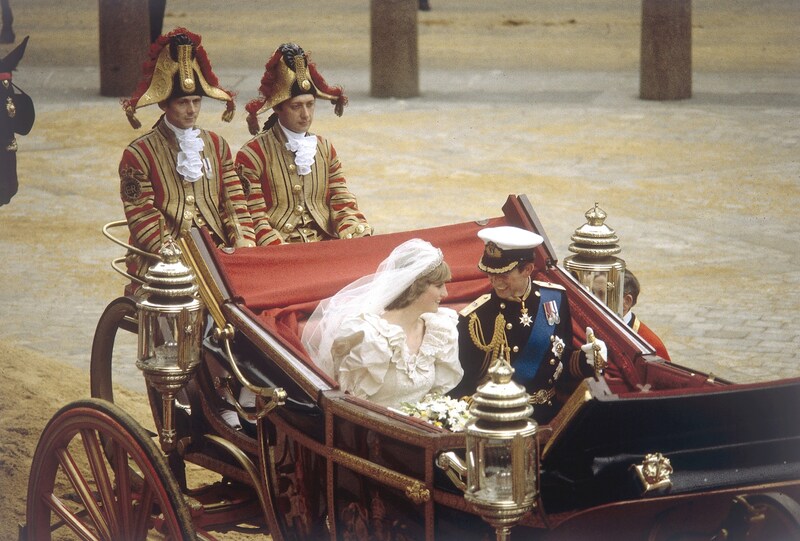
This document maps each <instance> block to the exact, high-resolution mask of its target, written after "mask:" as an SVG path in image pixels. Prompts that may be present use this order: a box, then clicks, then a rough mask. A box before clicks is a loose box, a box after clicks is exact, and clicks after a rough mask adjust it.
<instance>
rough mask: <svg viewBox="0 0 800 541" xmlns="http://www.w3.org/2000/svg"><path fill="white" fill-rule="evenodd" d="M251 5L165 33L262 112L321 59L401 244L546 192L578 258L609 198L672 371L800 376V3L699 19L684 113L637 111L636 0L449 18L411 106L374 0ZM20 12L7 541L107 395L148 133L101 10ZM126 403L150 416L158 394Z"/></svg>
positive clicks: (3, 369) (480, 5) (5, 421)
mask: <svg viewBox="0 0 800 541" xmlns="http://www.w3.org/2000/svg"><path fill="white" fill-rule="evenodd" d="M230 4H232V5H231V6H229V7H227V8H226V11H225V12H224V13H222V12H220V8H219V7H218V6H219V3H218V2H213V1H211V0H194V1H192V2H189V0H183V1H177V0H169V2H168V7H167V17H166V21H165V29H170V28H172V27H174V26H178V25H183V26H186V27H188V28H190V29H191V30H193V31H195V32H198V33H200V34H202V35H203V43H204V46H205V47H206V49H207V50H208V53H209V56H210V58H211V61H212V63H213V64H214V66H215V69H216V71H217V74H218V75H219V77H220V79H221V81H222V83H223V84H224V85H225V86H228V87H230V88H233V89H235V90H237V91H238V92H239V93H240V99H239V107H240V111H241V107H242V106H243V104H244V102H245V100H246V99H248V98H250V97H251V96H253V95H254V93H255V91H256V88H257V84H258V79H259V78H260V76H261V73H262V66H263V63H264V61H265V59H266V57H267V56H268V55H269V54H270V53H271V52H272V50H274V48H275V47H276V46H277V45H278V44H279V43H281V42H283V41H288V40H292V41H297V42H298V43H300V44H301V45H302V46H303V47H305V48H306V49H308V50H311V51H313V53H314V58H315V60H316V61H317V62H318V64H319V66H320V69H321V71H322V73H323V74H324V75H325V76H326V78H327V79H328V81H329V82H331V83H335V84H342V85H344V86H345V88H346V89H347V91H348V94H349V96H350V100H351V105H350V106H349V107H348V109H347V111H346V113H345V116H344V117H343V118H336V117H335V116H334V115H333V114H332V112H331V111H329V110H327V109H326V108H325V107H324V106H320V108H319V112H318V115H317V120H316V122H315V126H314V129H315V131H318V132H319V133H323V134H325V135H327V136H328V137H329V138H330V139H331V140H332V141H333V142H334V144H335V145H336V148H337V150H338V152H339V153H340V155H341V156H342V158H343V161H344V164H345V167H346V168H347V173H348V178H349V181H350V185H351V188H352V189H353V191H354V192H355V193H356V194H357V195H358V196H359V200H360V203H361V206H362V208H363V210H364V211H365V213H366V214H367V216H368V217H369V218H370V220H371V222H372V223H373V225H374V226H375V227H376V229H377V231H378V232H388V231H397V230H405V229H413V228H416V227H424V226H431V225H439V224H447V223H453V222H458V221H464V220H471V219H477V218H481V217H485V216H494V215H497V214H499V212H500V210H499V209H500V206H501V205H502V203H503V201H504V200H505V198H506V196H507V195H508V194H510V193H527V194H528V195H529V196H530V198H531V200H532V201H533V204H534V206H535V207H536V209H537V211H538V212H539V215H540V217H541V219H542V222H543V223H544V225H545V228H546V229H547V232H548V233H549V235H550V237H551V239H552V241H553V244H554V246H555V248H556V251H557V253H558V254H559V256H560V257H561V258H562V259H563V257H564V256H566V255H568V254H569V252H568V251H567V246H568V244H569V236H570V235H571V233H572V232H573V230H574V229H575V228H577V227H579V226H580V225H581V224H583V222H584V217H583V213H584V212H585V211H586V210H587V209H589V208H590V207H591V206H592V205H593V204H594V202H595V201H598V202H599V203H600V205H601V206H602V207H603V208H604V209H605V210H606V211H607V212H608V213H609V219H608V223H609V225H611V226H612V227H613V228H615V229H616V230H617V232H618V234H619V236H620V239H621V245H622V246H623V252H622V254H621V256H622V257H624V258H625V259H626V261H627V262H628V266H629V267H630V268H632V269H635V270H636V271H637V274H638V275H639V278H640V279H641V281H642V284H643V288H644V292H643V294H642V297H641V299H640V303H641V306H640V307H639V309H638V310H637V312H638V313H639V314H640V316H642V317H643V319H644V320H645V321H646V322H647V323H648V324H649V325H650V326H651V327H653V328H654V329H656V330H657V331H658V332H659V334H660V335H661V337H662V338H663V339H664V341H665V342H666V343H667V346H668V348H669V349H670V352H671V354H672V357H673V359H675V360H677V361H678V362H681V363H682V364H687V365H690V366H694V367H696V368H697V369H699V370H702V371H705V372H714V373H715V374H719V375H722V376H724V377H728V378H730V379H734V380H736V381H757V380H765V379H770V378H775V377H789V376H798V375H800V369H798V368H797V366H796V357H797V356H796V349H797V348H798V346H800V332H799V331H798V325H797V323H796V321H795V319H794V316H795V315H796V314H797V312H798V308H800V295H799V294H798V293H797V291H798V286H800V271H799V270H798V269H799V268H800V258H799V257H798V253H797V249H796V236H797V218H796V216H797V203H798V202H800V197H799V196H800V163H799V162H798V157H797V156H798V152H797V150H798V144H799V143H800V121H799V120H798V119H800V115H798V113H799V112H800V91H798V90H797V89H798V88H800V85H798V83H799V82H800V39H798V38H800V7H798V5H797V3H796V2H795V1H793V0H772V1H765V2H759V6H758V7H757V8H756V7H751V2H745V1H732V2H725V3H724V6H720V5H718V4H720V3H718V2H713V1H711V0H705V1H703V0H696V1H695V2H693V8H694V12H693V24H692V32H693V40H694V43H693V69H694V96H693V98H692V99H690V100H685V101H681V102H673V103H660V102H644V101H641V100H638V99H637V93H638V63H639V32H640V27H639V24H640V21H639V19H640V4H639V3H638V2H634V1H611V0H591V1H590V0H583V1H578V0H573V1H566V2H565V1H555V0H553V1H550V0H543V1H540V2H529V1H527V0H504V1H503V0H501V1H497V2H486V1H484V0H460V1H459V2H452V1H439V0H432V5H433V8H434V9H433V11H432V12H430V13H421V14H420V15H419V32H420V35H419V49H420V67H421V90H422V96H421V97H420V98H417V99H409V100H398V99H390V100H379V99H373V98H370V97H369V71H368V70H369V3H368V2H366V1H354V0H349V1H348V0H330V1H326V2H313V1H311V0H300V1H297V2H294V3H293V4H292V6H291V7H289V6H285V7H283V6H281V7H273V6H270V8H269V9H267V8H266V7H265V6H266V5H267V4H266V3H264V2H260V1H256V0H240V1H237V2H233V3H230ZM270 4H271V3H270ZM12 5H13V7H14V9H15V13H14V14H15V30H16V32H17V35H18V36H19V37H22V36H25V35H28V34H30V36H31V41H30V44H29V46H28V52H27V54H26V56H25V58H24V59H23V61H22V63H21V64H20V67H19V71H18V72H17V73H16V74H15V82H16V83H17V84H18V85H19V86H20V87H21V88H23V89H24V90H26V91H27V92H28V93H29V94H31V95H32V96H33V97H34V100H35V102H36V105H37V121H36V125H35V126H34V129H33V132H32V133H31V134H30V135H29V136H27V137H24V138H20V140H19V146H20V152H19V154H18V159H19V174H20V184H21V187H20V192H19V194H18V195H17V196H16V197H15V198H14V199H13V200H12V202H11V204H10V205H8V206H5V207H2V208H0V232H2V235H1V237H2V238H0V255H2V257H3V263H2V266H0V284H2V286H0V329H2V331H0V360H1V362H0V376H2V377H0V494H3V498H2V501H0V540H5V539H15V538H16V529H17V526H16V525H17V523H19V522H22V521H24V510H25V492H26V486H27V479H28V472H29V467H30V459H31V456H32V455H33V451H34V448H35V445H36V441H37V439H38V435H39V433H40V432H41V430H42V428H43V427H44V425H45V424H46V423H47V421H48V420H49V418H50V417H51V416H52V414H53V413H54V412H55V411H56V410H57V409H58V408H60V407H61V406H62V405H64V404H66V403H68V402H69V401H71V400H73V399H76V398H81V397H85V396H88V394H89V383H88V374H87V366H88V359H89V351H90V347H91V340H92V335H93V332H94V326H95V325H96V322H97V320H98V318H99V316H100V314H101V313H102V311H103V309H104V307H105V306H106V304H108V302H110V301H111V300H112V299H113V298H115V297H116V296H118V295H120V294H121V292H122V286H123V284H124V282H123V280H122V279H121V278H120V277H119V276H117V275H115V274H114V273H113V272H112V271H111V270H110V269H109V267H108V261H110V260H111V259H112V258H113V257H116V256H118V255H121V252H120V250H119V249H118V248H117V247H115V246H114V245H112V244H111V243H109V242H108V241H106V240H105V239H103V238H102V236H101V235H100V228H101V226H102V225H103V224H104V223H107V222H110V221H112V220H118V219H120V218H122V212H121V205H120V203H119V199H118V186H117V178H116V167H117V162H118V159H119V156H120V155H121V151H122V149H123V148H124V146H125V145H126V144H127V143H128V142H129V141H130V140H131V139H132V138H134V137H135V136H136V135H137V133H136V132H134V131H133V130H131V128H130V127H129V126H128V124H127V122H126V120H125V117H124V115H123V113H122V111H121V109H120V107H119V104H118V102H117V100H116V99H114V98H102V97H100V96H99V95H98V89H99V76H98V70H97V57H98V53H97V51H98V47H97V13H96V9H97V3H96V2H95V1H94V0H73V1H71V2H69V3H56V2H53V1H48V0H26V1H25V2H22V1H19V2H14V0H12ZM302 14H307V15H309V16H310V17H308V18H306V17H303V16H301V15H302ZM9 49H10V48H9V47H8V46H0V54H4V53H5V52H6V51H8V50H9ZM221 111H222V107H221V106H220V105H218V104H216V103H213V102H207V103H206V104H205V105H204V111H203V115H202V117H201V125H202V126H203V127H205V128H208V129H212V130H215V131H218V132H219V133H221V134H222V135H223V136H224V137H225V138H226V139H227V140H228V141H229V142H230V144H231V146H232V147H233V148H234V149H236V148H238V147H239V146H241V145H242V144H243V143H244V142H245V141H246V140H247V138H248V135H247V130H246V127H245V124H244V120H243V118H244V115H242V114H239V115H238V116H237V118H236V119H235V121H234V122H233V123H232V124H223V123H222V122H220V120H219V115H220V113H221ZM139 116H140V118H141V119H142V121H143V124H145V125H147V123H148V122H153V121H154V120H155V119H156V111H154V110H153V111H150V110H147V109H145V110H143V111H142V112H141V113H140V115H139ZM132 361H133V360H132ZM122 402H123V405H124V407H125V408H126V409H127V410H129V411H133V412H135V413H136V414H137V415H140V416H142V418H143V417H145V416H146V408H145V407H144V405H143V402H144V401H143V399H142V397H141V395H140V394H137V392H136V391H125V392H124V396H123V398H122Z"/></svg>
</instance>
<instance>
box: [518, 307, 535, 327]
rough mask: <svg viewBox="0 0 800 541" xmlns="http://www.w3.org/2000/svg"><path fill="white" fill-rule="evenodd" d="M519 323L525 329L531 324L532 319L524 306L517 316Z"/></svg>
mask: <svg viewBox="0 0 800 541" xmlns="http://www.w3.org/2000/svg"><path fill="white" fill-rule="evenodd" d="M519 322H520V323H522V325H524V326H525V327H530V326H531V323H533V318H532V317H531V316H530V314H529V313H528V309H527V308H525V305H524V304H523V305H522V315H521V316H519Z"/></svg>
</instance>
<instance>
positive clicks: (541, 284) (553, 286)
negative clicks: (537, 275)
mask: <svg viewBox="0 0 800 541" xmlns="http://www.w3.org/2000/svg"><path fill="white" fill-rule="evenodd" d="M531 281H532V282H533V283H534V284H536V285H537V286H539V287H549V288H550V289H560V290H561V291H566V290H567V288H565V287H564V286H562V285H559V284H554V283H553V282H540V281H539V280H531Z"/></svg>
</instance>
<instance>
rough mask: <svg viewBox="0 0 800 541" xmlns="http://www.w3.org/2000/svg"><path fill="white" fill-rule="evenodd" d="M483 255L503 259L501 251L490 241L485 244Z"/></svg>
mask: <svg viewBox="0 0 800 541" xmlns="http://www.w3.org/2000/svg"><path fill="white" fill-rule="evenodd" d="M485 253H486V255H487V256H489V257H503V250H501V249H500V247H499V246H498V245H497V244H495V243H494V242H492V241H489V242H487V243H486V249H485Z"/></svg>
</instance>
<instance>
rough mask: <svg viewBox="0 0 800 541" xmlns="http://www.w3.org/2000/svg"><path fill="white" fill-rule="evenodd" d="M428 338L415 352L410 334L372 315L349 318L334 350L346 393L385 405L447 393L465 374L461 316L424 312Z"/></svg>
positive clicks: (336, 369) (336, 374)
mask: <svg viewBox="0 0 800 541" xmlns="http://www.w3.org/2000/svg"><path fill="white" fill-rule="evenodd" d="M421 317H422V319H423V321H424V323H425V334H424V335H423V338H422V343H421V345H420V347H419V351H418V352H416V353H411V352H410V351H409V350H408V346H407V345H406V335H405V332H404V331H403V329H402V328H401V327H400V326H399V325H394V324H391V323H389V322H388V321H386V320H385V319H383V318H382V317H380V316H379V315H376V314H372V313H365V314H359V315H357V316H354V317H350V318H347V319H345V320H344V321H343V322H342V324H341V326H340V328H339V331H338V332H337V333H336V337H335V338H334V341H333V346H332V347H331V354H332V357H333V368H334V377H335V378H336V380H337V381H338V382H339V386H340V388H341V389H342V390H343V391H349V392H350V393H351V394H353V395H355V396H358V397H361V398H366V399H368V400H370V401H373V402H376V403H378V404H382V405H384V406H391V407H397V406H399V405H400V404H401V403H402V402H412V403H413V402H416V401H418V400H420V399H421V398H422V397H423V396H425V395H426V394H428V393H431V392H435V393H439V394H446V393H447V391H449V390H450V389H452V388H453V387H455V386H456V385H457V384H458V383H459V382H460V381H461V377H462V376H463V374H464V371H463V369H462V368H461V363H460V362H459V360H458V331H457V329H456V324H457V322H458V316H457V314H456V312H455V311H453V310H451V309H449V308H439V310H438V311H437V312H435V313H426V314H422V316H421Z"/></svg>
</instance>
